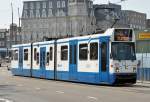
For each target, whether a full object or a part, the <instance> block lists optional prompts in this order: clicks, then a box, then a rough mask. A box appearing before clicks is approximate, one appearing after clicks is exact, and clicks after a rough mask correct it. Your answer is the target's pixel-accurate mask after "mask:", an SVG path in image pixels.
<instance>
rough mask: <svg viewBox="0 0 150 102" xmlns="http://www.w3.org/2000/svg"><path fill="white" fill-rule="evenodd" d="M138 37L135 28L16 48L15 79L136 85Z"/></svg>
mask: <svg viewBox="0 0 150 102" xmlns="http://www.w3.org/2000/svg"><path fill="white" fill-rule="evenodd" d="M135 50H136V49H135V35H134V31H133V29H131V28H110V29H107V30H106V31H105V32H104V33H101V34H92V35H86V36H78V37H71V38H63V39H54V40H50V41H43V42H35V43H29V44H19V45H13V46H12V51H13V56H12V61H11V71H12V74H13V75H17V76H26V77H35V78H44V79H51V80H63V81H71V82H81V83H92V84H108V85H114V84H126V83H129V84H134V83H136V73H137V61H136V53H135Z"/></svg>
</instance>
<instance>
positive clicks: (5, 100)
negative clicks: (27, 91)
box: [0, 98, 13, 102]
mask: <svg viewBox="0 0 150 102" xmlns="http://www.w3.org/2000/svg"><path fill="white" fill-rule="evenodd" d="M0 101H4V102H13V101H11V100H8V99H4V98H0Z"/></svg>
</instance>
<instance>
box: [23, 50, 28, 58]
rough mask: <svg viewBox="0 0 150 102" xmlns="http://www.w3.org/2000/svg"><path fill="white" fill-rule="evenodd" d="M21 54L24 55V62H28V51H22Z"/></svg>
mask: <svg viewBox="0 0 150 102" xmlns="http://www.w3.org/2000/svg"><path fill="white" fill-rule="evenodd" d="M23 53H24V61H28V60H29V49H24V51H23Z"/></svg>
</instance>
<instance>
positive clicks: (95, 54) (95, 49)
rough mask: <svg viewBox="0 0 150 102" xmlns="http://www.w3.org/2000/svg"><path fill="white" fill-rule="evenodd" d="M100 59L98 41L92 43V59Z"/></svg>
mask: <svg viewBox="0 0 150 102" xmlns="http://www.w3.org/2000/svg"><path fill="white" fill-rule="evenodd" d="M97 59H98V43H91V44H90V60H97Z"/></svg>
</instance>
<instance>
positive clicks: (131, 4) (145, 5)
mask: <svg viewBox="0 0 150 102" xmlns="http://www.w3.org/2000/svg"><path fill="white" fill-rule="evenodd" d="M23 1H31V0H1V1H0V29H3V28H8V27H9V25H10V23H11V14H12V13H11V2H12V4H13V10H14V22H15V23H17V24H18V22H19V21H18V18H19V16H18V8H19V12H20V15H21V14H22V7H23ZM32 1H34V0H32ZM93 1H94V4H107V3H108V2H111V3H117V4H120V5H122V9H123V10H134V11H138V12H143V13H146V14H147V18H150V6H149V5H150V0H126V1H124V2H120V1H121V0H93Z"/></svg>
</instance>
